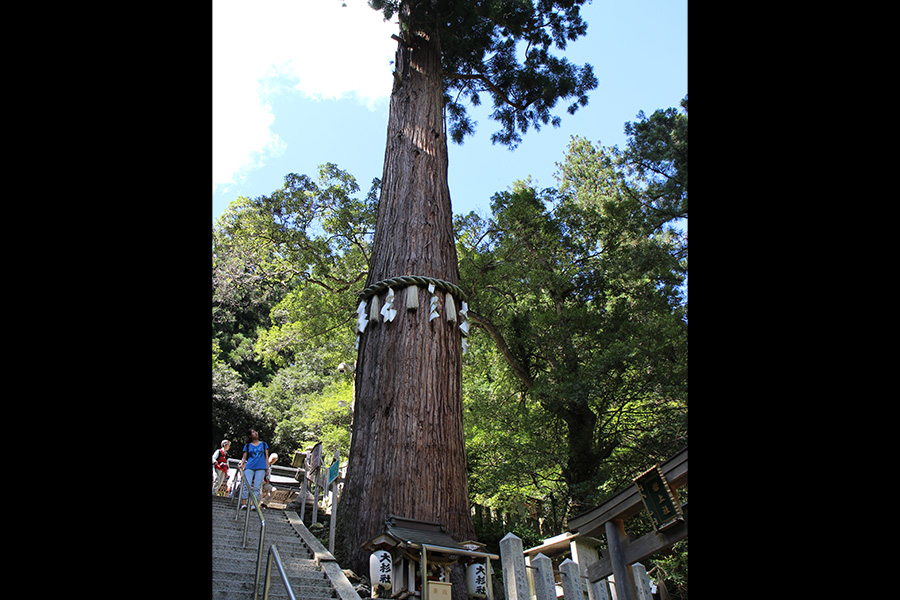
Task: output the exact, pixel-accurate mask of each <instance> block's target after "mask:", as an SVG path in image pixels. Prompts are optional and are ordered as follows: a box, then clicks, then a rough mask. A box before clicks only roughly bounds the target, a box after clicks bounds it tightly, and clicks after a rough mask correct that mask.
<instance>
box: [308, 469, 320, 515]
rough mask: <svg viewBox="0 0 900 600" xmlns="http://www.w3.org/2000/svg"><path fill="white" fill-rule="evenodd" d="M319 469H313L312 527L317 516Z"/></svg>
mask: <svg viewBox="0 0 900 600" xmlns="http://www.w3.org/2000/svg"><path fill="white" fill-rule="evenodd" d="M320 471H321V469H319V467H316V470H315V471H313V513H312V522H310V524H309V525H310V527H312V526H313V525H314V524H315V523H316V521H317V520H318V518H319V474H320V473H319V472H320Z"/></svg>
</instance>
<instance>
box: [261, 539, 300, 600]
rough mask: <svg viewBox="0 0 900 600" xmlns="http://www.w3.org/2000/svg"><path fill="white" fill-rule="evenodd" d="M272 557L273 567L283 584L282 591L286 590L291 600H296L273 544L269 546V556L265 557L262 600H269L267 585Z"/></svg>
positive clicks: (270, 574)
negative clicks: (276, 568) (264, 581)
mask: <svg viewBox="0 0 900 600" xmlns="http://www.w3.org/2000/svg"><path fill="white" fill-rule="evenodd" d="M273 556H274V557H275V566H276V567H278V574H279V575H281V582H282V583H283V584H284V589H286V590H287V593H288V596H289V597H290V599H291V600H297V597H296V596H295V595H294V590H292V589H291V583H290V582H289V581H288V578H287V574H286V573H285V572H284V565H283V564H282V562H281V557H280V556H278V549H277V548H276V547H275V544H272V545H271V546H269V554H268V556H267V557H266V583H265V585H264V586H263V600H269V584H270V583H271V576H272V557H273ZM255 597H256V596H254V598H255Z"/></svg>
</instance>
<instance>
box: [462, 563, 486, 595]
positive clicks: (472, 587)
mask: <svg viewBox="0 0 900 600" xmlns="http://www.w3.org/2000/svg"><path fill="white" fill-rule="evenodd" d="M466 591H467V592H468V594H469V598H487V571H486V570H485V568H484V563H472V564H471V565H469V566H468V568H467V569H466Z"/></svg>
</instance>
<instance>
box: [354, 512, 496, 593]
mask: <svg viewBox="0 0 900 600" xmlns="http://www.w3.org/2000/svg"><path fill="white" fill-rule="evenodd" d="M363 549H364V550H366V551H367V552H370V553H371V554H370V556H369V578H370V580H371V582H372V597H373V598H395V599H397V600H404V599H406V598H410V597H415V598H419V599H421V600H450V598H451V595H452V594H451V591H452V585H451V583H450V572H451V569H452V568H453V567H455V566H459V567H461V568H462V569H463V570H464V574H465V580H466V591H467V594H468V596H469V598H471V599H473V600H478V599H485V598H486V599H488V600H493V597H494V596H493V593H492V588H491V573H492V570H491V559H493V560H499V559H500V557H499V556H497V555H496V554H490V553H488V552H485V551H484V545H483V544H479V543H478V542H473V541H466V542H457V541H456V540H454V539H453V538H452V537H450V535H448V534H447V533H446V531H445V529H444V526H443V525H441V524H440V523H432V522H429V521H418V520H415V519H407V518H405V517H398V516H395V515H391V516H389V517H388V520H387V522H386V523H385V526H384V531H383V532H382V533H381V534H379V535H377V536H375V537H374V538H372V539H371V540H369V541H368V542H366V543H365V544H364V545H363ZM423 574H424V575H423ZM423 581H424V582H425V583H426V585H423Z"/></svg>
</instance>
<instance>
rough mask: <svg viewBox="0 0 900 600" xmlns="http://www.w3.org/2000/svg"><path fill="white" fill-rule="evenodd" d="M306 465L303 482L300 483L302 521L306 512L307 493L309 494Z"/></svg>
mask: <svg viewBox="0 0 900 600" xmlns="http://www.w3.org/2000/svg"><path fill="white" fill-rule="evenodd" d="M307 474H308V473H307V472H306V467H304V468H303V483H302V484H301V485H300V521H301V522H302V521H303V515H304V514H306V494H307V487H308V484H307V481H306V476H307Z"/></svg>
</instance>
